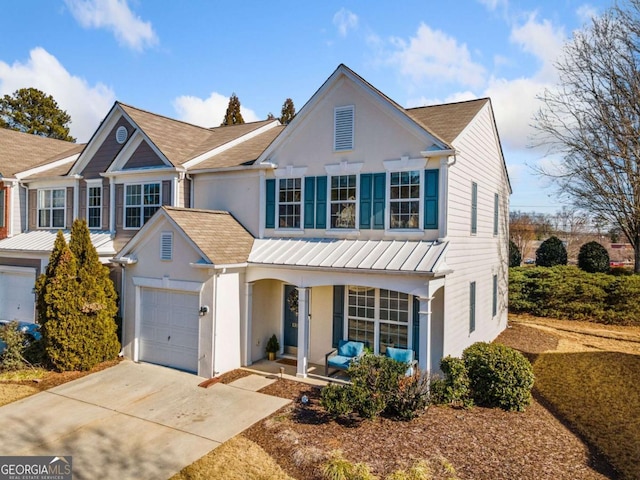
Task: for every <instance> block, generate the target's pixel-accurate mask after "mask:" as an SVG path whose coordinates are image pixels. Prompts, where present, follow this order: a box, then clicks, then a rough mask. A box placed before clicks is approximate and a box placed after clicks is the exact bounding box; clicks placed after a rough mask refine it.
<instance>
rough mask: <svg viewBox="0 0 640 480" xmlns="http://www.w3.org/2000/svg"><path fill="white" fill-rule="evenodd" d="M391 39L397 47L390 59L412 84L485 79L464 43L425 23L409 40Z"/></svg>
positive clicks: (477, 82) (467, 83)
mask: <svg viewBox="0 0 640 480" xmlns="http://www.w3.org/2000/svg"><path fill="white" fill-rule="evenodd" d="M391 43H392V45H393V47H395V50H396V51H395V52H394V53H392V54H391V57H390V59H389V62H390V63H391V64H394V65H397V66H399V68H400V73H401V74H402V75H405V76H407V77H409V78H411V80H412V81H413V82H414V83H415V84H418V85H419V84H422V83H424V82H426V81H430V82H438V83H446V82H454V83H456V84H460V85H465V86H476V87H477V86H480V85H482V83H483V81H484V79H483V78H484V75H485V69H484V67H483V66H482V65H480V64H479V63H475V62H474V61H473V60H472V59H471V55H470V53H469V49H468V48H467V46H466V44H464V43H463V44H460V43H458V41H457V40H456V39H455V38H454V37H451V36H449V35H447V34H446V33H444V32H442V31H440V30H434V29H432V28H431V27H429V26H428V25H425V24H424V23H421V24H420V27H418V31H417V32H416V35H415V36H414V37H411V38H410V39H409V40H408V41H406V40H404V39H401V38H398V37H394V38H392V39H391Z"/></svg>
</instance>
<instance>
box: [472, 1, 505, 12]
mask: <svg viewBox="0 0 640 480" xmlns="http://www.w3.org/2000/svg"><path fill="white" fill-rule="evenodd" d="M478 3H480V4H482V5H484V6H485V7H486V8H487V10H491V11H493V10H495V9H496V8H498V7H500V6H501V7H505V8H506V7H507V6H508V4H509V2H508V0H478Z"/></svg>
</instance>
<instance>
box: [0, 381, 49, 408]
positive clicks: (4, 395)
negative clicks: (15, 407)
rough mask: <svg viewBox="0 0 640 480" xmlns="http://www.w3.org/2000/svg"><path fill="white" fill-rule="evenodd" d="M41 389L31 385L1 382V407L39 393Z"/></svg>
mask: <svg viewBox="0 0 640 480" xmlns="http://www.w3.org/2000/svg"><path fill="white" fill-rule="evenodd" d="M39 391H40V390H38V389H37V388H36V387H32V386H31V385H7V384H5V383H0V407H1V406H2V405H6V404H7V403H11V402H15V401H17V400H20V399H21V398H25V397H28V396H29V395H33V394H34V393H38V392H39Z"/></svg>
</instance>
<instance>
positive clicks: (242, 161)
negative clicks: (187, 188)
mask: <svg viewBox="0 0 640 480" xmlns="http://www.w3.org/2000/svg"><path fill="white" fill-rule="evenodd" d="M284 128H285V125H278V126H277V127H274V128H271V129H270V130H267V131H266V132H262V133H260V134H258V135H256V136H255V137H253V138H250V139H249V140H245V141H244V142H242V143H240V144H238V145H236V146H234V147H231V148H230V149H228V150H225V151H224V152H222V153H219V154H217V155H214V156H212V157H210V158H207V159H206V160H203V161H202V162H200V163H198V164H197V165H196V166H195V167H193V168H191V169H190V171H192V172H194V173H195V172H197V171H198V170H206V169H213V168H225V167H236V166H240V165H253V164H254V163H255V161H256V160H257V159H258V157H260V154H261V153H262V152H264V150H265V149H266V148H267V147H268V146H269V145H271V143H272V142H273V141H274V139H275V138H276V137H277V136H278V135H280V133H281V132H282V130H284Z"/></svg>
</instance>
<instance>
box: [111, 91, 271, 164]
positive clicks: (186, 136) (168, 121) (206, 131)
mask: <svg viewBox="0 0 640 480" xmlns="http://www.w3.org/2000/svg"><path fill="white" fill-rule="evenodd" d="M117 104H118V105H119V106H120V107H121V108H122V110H123V111H124V112H125V113H126V114H127V115H128V116H129V117H130V118H131V120H132V121H133V122H134V123H135V124H136V125H137V126H138V127H139V128H140V129H141V130H142V131H143V132H144V133H145V135H146V136H147V137H148V138H149V140H151V142H153V144H154V145H155V146H156V147H157V148H158V150H160V151H161V152H162V154H163V155H164V156H165V157H166V158H167V160H169V161H170V162H171V163H172V164H173V165H174V166H181V165H183V164H184V163H185V162H187V161H189V160H191V159H193V158H195V157H197V156H199V155H202V154H204V153H206V152H208V151H210V150H213V149H214V148H217V147H219V146H221V145H224V144H225V143H228V142H230V141H233V140H235V139H237V138H239V137H242V136H243V135H246V134H248V133H251V132H253V131H255V130H257V129H259V128H262V127H264V126H265V125H268V124H269V123H272V122H274V120H262V121H258V122H251V123H243V124H239V125H229V126H224V127H214V128H204V127H199V126H197V125H193V124H190V123H186V122H183V121H180V120H175V119H172V118H169V117H165V116H162V115H158V114H156V113H151V112H148V111H146V110H141V109H139V108H136V107H132V106H131V105H126V104H124V103H120V102H117Z"/></svg>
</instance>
